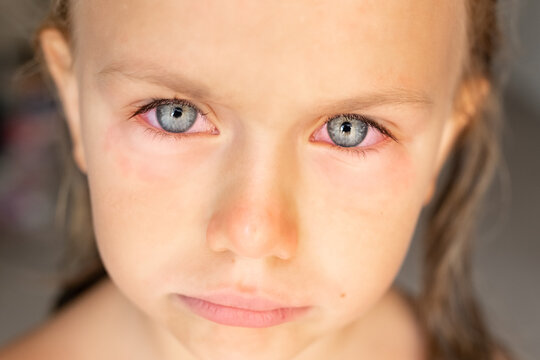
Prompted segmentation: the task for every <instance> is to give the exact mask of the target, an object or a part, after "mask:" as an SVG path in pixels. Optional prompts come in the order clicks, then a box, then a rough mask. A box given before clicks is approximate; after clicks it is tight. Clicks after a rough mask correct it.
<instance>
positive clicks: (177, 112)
mask: <svg viewBox="0 0 540 360" xmlns="http://www.w3.org/2000/svg"><path fill="white" fill-rule="evenodd" d="M172 116H173V117H174V118H179V117H180V116H182V109H181V108H178V107H177V108H174V110H173V113H172Z"/></svg>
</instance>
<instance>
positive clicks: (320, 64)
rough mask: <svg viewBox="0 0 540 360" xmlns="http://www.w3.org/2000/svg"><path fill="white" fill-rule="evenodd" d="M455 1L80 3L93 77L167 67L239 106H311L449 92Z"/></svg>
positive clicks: (459, 18) (455, 65) (84, 51)
mask: <svg viewBox="0 0 540 360" xmlns="http://www.w3.org/2000/svg"><path fill="white" fill-rule="evenodd" d="M465 17H466V16H465V10H464V4H463V3H462V1H456V0H440V1H433V0H399V1H396V0H355V1H349V0H342V1H339V2H336V1H333V0H321V1H304V0H298V1H285V0H272V1H270V0H268V1H245V0H244V1H241V0H227V1H221V0H198V1H193V0H152V1H148V0H116V1H106V0H90V1H81V2H77V6H76V9H75V24H76V31H77V32H78V33H77V38H78V39H79V40H80V43H81V44H84V46H81V47H80V49H79V53H80V54H81V55H82V56H81V57H82V58H84V59H85V60H84V61H88V63H89V64H88V66H90V67H91V69H92V70H94V71H96V72H99V71H100V70H103V69H104V68H107V67H108V66H109V67H110V66H118V67H120V68H123V69H125V70H126V71H128V72H137V71H142V72H144V71H146V70H147V69H161V70H166V71H167V73H169V74H174V73H178V74H183V75H187V76H190V77H192V78H193V77H195V78H197V79H200V80H201V81H202V82H203V83H205V84H207V85H208V87H210V88H215V89H214V90H215V91H214V92H215V96H216V98H217V97H220V98H227V99H229V101H230V102H235V101H237V102H238V105H239V106H240V105H241V104H243V105H246V104H247V103H249V102H250V101H252V102H258V103H260V102H261V99H262V98H268V97H269V96H271V97H275V99H289V100H292V99H294V101H296V102H298V103H306V104H308V103H310V102H312V101H313V99H329V98H333V97H335V98H338V99H339V98H341V97H343V96H349V95H351V94H353V93H361V92H365V91H368V90H369V89H372V90H373V89H385V88H388V89H396V88H402V89H411V90H413V91H422V92H425V93H429V94H431V95H432V96H433V97H435V98H436V97H437V96H439V97H440V96H444V95H446V94H447V93H448V92H449V91H452V87H453V85H454V84H453V81H454V80H455V79H456V78H457V74H458V73H459V70H460V67H461V62H462V58H463V55H464V54H463V50H464V48H465V30H464V28H465Z"/></svg>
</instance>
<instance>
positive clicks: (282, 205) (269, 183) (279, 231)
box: [206, 164, 298, 260]
mask: <svg viewBox="0 0 540 360" xmlns="http://www.w3.org/2000/svg"><path fill="white" fill-rule="evenodd" d="M259 165H261V164H259ZM247 168H248V169H249V167H247ZM259 169H260V167H259ZM269 169H270V168H268V167H267V168H266V170H264V171H257V170H256V169H254V168H251V169H250V170H249V171H246V172H245V173H244V174H245V176H242V175H240V176H237V177H235V178H233V179H229V182H230V184H231V185H230V186H226V187H224V189H223V192H224V193H225V194H224V195H223V196H222V200H221V201H220V205H219V206H217V207H216V210H215V211H214V212H213V214H212V216H211V217H210V220H209V223H208V227H207V232H206V241H207V245H208V247H209V248H210V249H211V250H212V251H215V252H226V251H230V252H231V253H233V254H234V255H235V256H239V257H247V258H253V259H262V258H268V257H276V258H279V259H282V260H288V259H291V258H292V257H293V256H294V255H295V253H296V249H297V245H298V244H297V243H298V229H297V221H296V212H295V206H294V199H293V198H292V197H291V193H290V191H287V190H286V188H288V189H290V186H285V184H284V183H283V182H284V181H286V180H285V178H284V177H283V176H279V175H280V174H279V172H277V171H271V170H270V171H269ZM244 170H246V167H244ZM255 173H257V174H255ZM242 179H244V180H242ZM288 185H290V184H288Z"/></svg>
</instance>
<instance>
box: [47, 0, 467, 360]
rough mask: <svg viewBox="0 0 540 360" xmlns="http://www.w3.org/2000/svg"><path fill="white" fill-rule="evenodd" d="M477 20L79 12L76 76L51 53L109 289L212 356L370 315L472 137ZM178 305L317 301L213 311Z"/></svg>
mask: <svg viewBox="0 0 540 360" xmlns="http://www.w3.org/2000/svg"><path fill="white" fill-rule="evenodd" d="M465 19H466V13H465V8H464V4H463V3H462V2H461V1H454V0H446V1H431V0H402V1H392V0H388V1H386V0H385V1H381V0H379V1H364V0H356V1H340V2H339V6H336V3H335V2H334V1H330V0H328V1H248V2H246V1H182V0H159V1H157V0H156V1H145V0H130V1H105V0H92V1H80V2H76V3H75V9H74V23H75V26H74V34H73V35H74V40H75V50H74V53H73V54H72V55H73V56H74V61H75V66H74V67H73V71H71V70H70V67H69V61H70V60H69V58H68V56H69V54H68V53H64V52H62V51H60V50H59V49H60V47H61V46H62V45H58V44H57V45H55V46H51V47H50V48H53V50H50V51H48V50H47V48H48V47H47V42H46V41H45V42H44V46H45V50H46V53H48V54H49V55H50V53H51V52H52V53H54V52H55V51H56V52H57V55H58V54H59V56H58V58H56V60H55V58H54V56H49V57H48V58H49V65H51V64H52V65H51V67H52V69H51V70H52V71H53V75H55V79H56V81H57V82H58V85H59V88H60V92H61V96H62V99H63V102H64V106H65V109H66V114H67V117H68V121H69V125H70V129H71V132H72V136H73V140H74V144H75V157H76V159H77V161H78V163H79V165H80V167H81V168H82V169H83V171H85V172H86V173H87V174H88V180H89V185H90V193H91V201H92V209H93V218H94V226H95V231H96V236H97V241H98V246H99V249H100V252H101V255H102V258H103V261H104V263H105V265H106V268H107V269H108V271H109V273H110V276H111V277H112V279H113V281H114V282H115V283H116V285H117V286H118V287H119V288H120V290H121V291H122V292H123V293H124V294H125V295H126V296H127V298H129V299H130V300H131V301H132V302H133V303H135V304H136V305H137V307H138V308H140V309H141V310H142V311H143V312H144V313H145V314H147V315H148V316H149V318H150V319H151V320H152V321H153V323H159V324H160V325H162V326H163V327H164V329H166V330H167V331H168V332H170V333H171V334H172V335H173V336H174V337H175V338H176V339H177V340H179V342H180V343H181V344H182V346H183V347H185V348H186V349H188V350H189V351H190V352H192V353H194V354H197V355H198V356H201V357H203V358H209V359H218V358H219V359H225V358H229V357H230V358H235V359H236V358H243V357H241V356H245V358H250V359H253V358H260V357H264V356H266V357H264V358H269V359H270V358H271V359H278V358H282V357H286V356H292V355H294V354H296V353H298V352H300V351H301V350H302V349H304V348H306V347H307V346H308V345H309V344H311V343H315V342H316V341H317V340H318V339H319V340H320V339H323V338H328V337H329V336H330V335H331V334H337V333H339V332H341V333H344V332H345V331H347V330H346V329H350V328H351V327H348V328H346V327H345V325H349V324H351V325H352V324H357V323H360V322H361V320H362V317H363V316H364V315H366V314H367V313H368V311H369V310H370V309H371V308H373V307H374V305H375V304H376V303H377V302H378V300H380V299H381V297H382V296H383V294H384V293H385V292H386V291H387V290H388V288H389V287H390V285H391V283H392V281H393V279H394V277H395V275H396V273H397V272H398V269H399V267H400V265H401V263H402V260H403V258H404V256H405V253H406V251H407V248H408V245H409V241H410V239H411V236H412V233H413V230H414V227H415V224H416V222H417V219H418V216H419V213H420V211H421V209H422V207H423V206H424V205H425V204H426V203H427V202H428V201H429V199H430V196H431V192H432V189H433V184H434V181H435V179H436V177H437V174H438V171H439V169H440V166H441V164H442V163H443V161H444V159H445V157H446V155H447V153H448V151H449V149H450V147H451V144H452V141H453V139H454V138H455V136H456V134H457V133H458V131H459V130H460V128H461V126H462V120H460V119H461V117H460V116H459V115H458V114H456V113H455V112H454V106H453V105H454V94H455V91H456V89H457V87H458V85H459V84H458V78H459V75H460V71H461V69H462V64H463V62H464V57H465V51H464V49H465V48H466V40H465V33H466V31H465V27H466V24H465ZM45 40H46V39H45ZM54 49H56V50H54ZM51 59H52V60H51ZM59 59H60V60H59ZM54 61H56V65H55V63H54ZM55 66H56V67H57V70H55V69H54V67H55ZM58 69H60V70H58ZM158 99H162V100H163V101H162V100H159V101H155V100H158ZM175 99H176V100H175ZM180 100H187V101H189V103H186V102H181V101H180ZM149 104H150V105H149ZM134 114H136V115H134ZM342 114H345V116H341V117H340V116H339V115H342ZM355 114H356V115H355ZM358 115H359V116H358ZM366 119H367V120H366ZM328 120H331V121H330V122H328V125H327V124H326V122H327V121H328ZM190 124H193V125H191V127H190V128H189V126H190ZM186 128H189V129H188V130H187V131H186V130H185V129H186ZM173 131H184V132H176V133H175V132H173ZM180 295H185V296H189V297H196V298H206V299H211V300H213V301H214V302H218V303H222V304H225V305H236V306H239V307H251V308H252V309H255V308H257V306H259V307H260V306H261V304H260V302H261V301H260V299H259V300H257V299H258V298H264V299H269V300H272V301H276V302H279V303H280V304H281V305H280V306H284V307H306V308H304V310H303V311H298V313H296V316H294V317H291V318H288V317H284V318H279V316H278V318H277V319H276V317H275V316H273V315H275V312H274V313H268V314H266V315H268V316H267V317H265V316H266V315H265V316H262V317H257V316H253V314H249V313H248V312H245V313H244V312H242V311H240V312H239V313H238V314H239V316H238V317H237V318H236V320H234V319H233V320H231V319H227V314H229V315H230V313H227V311H228V310H227V311H225V312H222V313H220V314H217V315H216V314H214V315H212V314H211V312H212V311H213V310H212V309H214V310H215V308H212V309H210V310H209V312H210V313H208V312H207V313H205V314H206V315H205V316H206V317H212V316H214V318H213V320H209V319H207V318H206V317H204V316H199V315H197V314H195V312H197V311H202V312H204V311H206V310H208V308H207V309H206V310H204V309H200V308H198V307H197V305H193V304H192V306H195V308H194V307H190V306H188V305H187V304H186V303H185V302H184V301H183V300H181V299H182V297H181V296H180ZM235 296H237V297H241V298H242V299H247V300H246V301H247V302H246V303H245V304H244V305H245V306H241V304H239V303H232V302H230V301H232V300H234V299H235ZM254 298H255V299H254ZM228 302H229V303H228ZM197 309H198V310H197ZM222 310H223V309H221V310H220V309H218V312H219V311H222ZM256 310H262V308H260V309H259V308H257V309H256ZM194 311H195V312H194ZM220 316H221V317H220ZM280 319H281V320H280ZM283 320H286V321H285V322H282V323H281V321H283ZM231 321H232V322H233V323H232V324H231V323H230V322H231ZM235 321H236V323H234V322H235ZM220 322H222V323H220ZM276 322H279V324H278V325H275V323H276ZM224 323H225V324H224ZM232 325H236V326H232ZM269 325H274V326H269ZM226 354H227V355H226ZM227 356H229V357H227Z"/></svg>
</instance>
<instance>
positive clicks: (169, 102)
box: [130, 98, 208, 119]
mask: <svg viewBox="0 0 540 360" xmlns="http://www.w3.org/2000/svg"><path fill="white" fill-rule="evenodd" d="M173 104H179V105H185V106H191V107H193V108H194V109H195V110H197V112H198V113H200V114H201V115H203V116H206V115H208V112H203V111H202V110H201V109H200V108H199V107H198V106H197V105H195V104H194V103H193V102H191V101H189V100H186V99H178V98H171V99H153V100H152V101H150V102H149V103H148V104H146V105H142V106H139V107H137V110H136V111H135V112H134V113H133V114H131V116H130V119H131V118H133V117H135V116H138V115H141V114H145V113H147V112H148V111H150V110H152V109H155V108H157V107H158V106H161V105H173Z"/></svg>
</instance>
